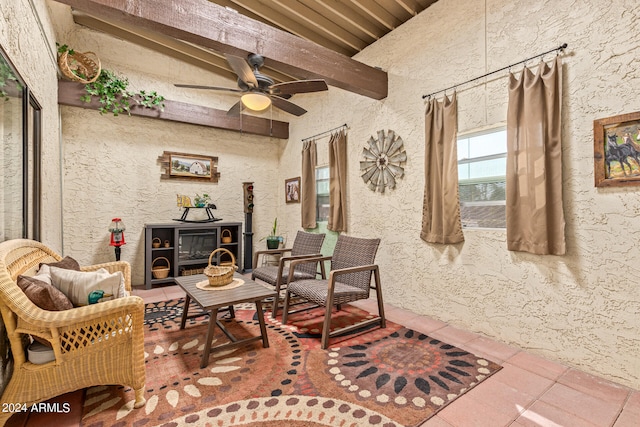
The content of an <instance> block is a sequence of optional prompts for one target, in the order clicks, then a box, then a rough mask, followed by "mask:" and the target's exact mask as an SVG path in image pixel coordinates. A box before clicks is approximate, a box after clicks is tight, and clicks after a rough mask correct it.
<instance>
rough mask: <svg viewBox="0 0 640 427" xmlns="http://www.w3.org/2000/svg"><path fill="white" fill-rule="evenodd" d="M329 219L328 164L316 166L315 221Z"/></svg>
mask: <svg viewBox="0 0 640 427" xmlns="http://www.w3.org/2000/svg"><path fill="white" fill-rule="evenodd" d="M328 220H329V166H319V167H317V168H316V221H328Z"/></svg>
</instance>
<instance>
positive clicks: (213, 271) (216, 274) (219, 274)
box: [204, 248, 238, 286]
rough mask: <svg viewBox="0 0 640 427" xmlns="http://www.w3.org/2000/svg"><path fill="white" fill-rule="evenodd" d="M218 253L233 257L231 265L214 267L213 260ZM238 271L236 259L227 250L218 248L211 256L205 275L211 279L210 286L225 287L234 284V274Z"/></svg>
mask: <svg viewBox="0 0 640 427" xmlns="http://www.w3.org/2000/svg"><path fill="white" fill-rule="evenodd" d="M218 252H226V253H228V254H229V255H231V264H230V265H228V264H225V265H212V264H211V260H212V259H213V256H214V255H215V254H216V253H218ZM237 269H238V266H237V265H236V257H235V256H233V254H232V253H231V252H230V251H228V250H226V249H225V248H218V249H216V250H215V251H213V252H211V255H209V265H208V266H207V267H206V268H205V269H204V275H205V276H207V277H208V278H209V285H211V286H224V285H228V284H229V283H231V282H233V273H234V272H235V271H236V270H237Z"/></svg>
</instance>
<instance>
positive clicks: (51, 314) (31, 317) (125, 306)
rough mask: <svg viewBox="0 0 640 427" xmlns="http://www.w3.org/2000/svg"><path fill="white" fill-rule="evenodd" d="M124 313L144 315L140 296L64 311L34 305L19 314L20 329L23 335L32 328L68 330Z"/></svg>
mask: <svg viewBox="0 0 640 427" xmlns="http://www.w3.org/2000/svg"><path fill="white" fill-rule="evenodd" d="M124 311H132V312H140V313H142V314H144V301H143V300H142V298H140V297H139V296H129V297H123V298H116V299H114V300H109V301H104V302H101V303H98V304H91V305H86V306H83V307H76V308H72V309H70V310H63V311H47V310H42V309H41V308H39V307H37V306H36V305H33V309H32V310H24V311H22V312H21V313H18V328H19V329H20V332H22V333H29V329H30V328H35V329H37V330H43V329H58V328H66V327H71V326H73V325H82V324H85V323H87V322H90V321H91V320H93V319H95V318H98V317H105V316H108V315H110V314H116V313H118V312H124Z"/></svg>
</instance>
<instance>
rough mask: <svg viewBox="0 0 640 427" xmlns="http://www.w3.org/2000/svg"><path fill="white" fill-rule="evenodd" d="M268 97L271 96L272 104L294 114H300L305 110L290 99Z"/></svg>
mask: <svg viewBox="0 0 640 427" xmlns="http://www.w3.org/2000/svg"><path fill="white" fill-rule="evenodd" d="M269 98H271V102H273V105H274V106H276V107H278V108H279V109H281V110H282V111H285V112H287V113H290V114H293V115H294V116H301V115H303V114H304V113H306V112H307V110H305V109H304V108H302V107H300V106H298V105H296V104H294V103H293V102H291V101H287V100H286V99H284V98H280V97H279V96H275V95H270V96H269Z"/></svg>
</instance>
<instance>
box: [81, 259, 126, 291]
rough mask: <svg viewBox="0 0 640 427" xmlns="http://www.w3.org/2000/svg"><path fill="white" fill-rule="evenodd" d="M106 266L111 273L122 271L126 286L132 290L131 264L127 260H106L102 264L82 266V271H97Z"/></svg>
mask: <svg viewBox="0 0 640 427" xmlns="http://www.w3.org/2000/svg"><path fill="white" fill-rule="evenodd" d="M101 268H104V269H105V270H107V271H108V272H109V273H115V272H117V271H119V272H121V273H122V275H123V276H124V288H125V289H126V290H127V291H129V292H131V265H130V264H129V263H128V262H127V261H114V262H105V263H102V264H94V265H87V266H84V267H80V270H81V271H97V270H99V269H101Z"/></svg>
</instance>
